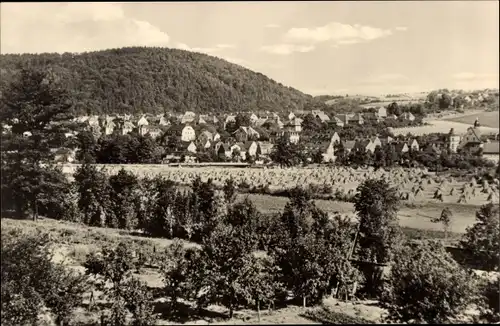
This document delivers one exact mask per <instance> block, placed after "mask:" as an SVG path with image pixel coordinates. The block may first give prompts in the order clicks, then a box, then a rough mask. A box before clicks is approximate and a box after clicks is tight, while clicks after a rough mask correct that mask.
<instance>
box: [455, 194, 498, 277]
mask: <svg viewBox="0 0 500 326" xmlns="http://www.w3.org/2000/svg"><path fill="white" fill-rule="evenodd" d="M499 220H500V211H499V209H498V205H495V204H493V203H489V204H486V205H484V206H482V207H481V208H480V209H479V211H477V212H476V223H475V224H474V225H473V226H471V227H468V228H467V230H466V233H465V235H464V237H463V239H462V240H461V241H460V244H461V247H462V248H464V249H466V250H468V251H469V252H470V253H472V256H473V258H474V260H475V262H480V264H481V265H482V266H483V267H484V268H486V269H488V270H493V271H498V270H499V269H500V268H499V261H500V222H499Z"/></svg>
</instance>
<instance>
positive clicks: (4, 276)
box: [0, 230, 87, 326]
mask: <svg viewBox="0 0 500 326" xmlns="http://www.w3.org/2000/svg"><path fill="white" fill-rule="evenodd" d="M51 245H52V243H51V242H50V240H49V236H48V235H47V234H37V235H36V236H33V235H26V234H24V233H22V232H21V231H17V232H12V231H11V232H9V233H7V231H4V230H2V254H1V260H2V268H1V278H0V281H1V283H2V291H1V292H2V293H1V295H2V298H1V299H2V300H1V303H2V313H1V321H2V325H35V324H37V322H38V316H39V314H40V313H42V312H43V308H44V307H45V308H48V309H49V311H50V312H52V314H54V316H55V319H56V323H57V325H58V326H63V325H68V323H69V321H70V318H71V315H72V312H73V310H74V309H75V308H76V307H78V306H79V305H80V304H82V302H83V294H84V292H85V291H86V287H87V280H86V277H85V276H81V275H77V274H75V273H73V272H72V271H70V270H67V269H66V267H65V266H63V265H59V264H56V263H54V262H53V261H52V250H51Z"/></svg>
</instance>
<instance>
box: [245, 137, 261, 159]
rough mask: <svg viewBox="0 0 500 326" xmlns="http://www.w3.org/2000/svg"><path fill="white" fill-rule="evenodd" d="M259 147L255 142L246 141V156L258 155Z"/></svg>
mask: <svg viewBox="0 0 500 326" xmlns="http://www.w3.org/2000/svg"><path fill="white" fill-rule="evenodd" d="M258 149H259V145H258V144H257V142H255V141H248V142H246V143H245V150H246V153H247V156H251V157H256V156H257V154H258Z"/></svg>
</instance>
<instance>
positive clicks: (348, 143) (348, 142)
mask: <svg viewBox="0 0 500 326" xmlns="http://www.w3.org/2000/svg"><path fill="white" fill-rule="evenodd" d="M355 145H356V141H355V140H346V141H343V142H342V146H343V147H344V148H345V149H353V148H354V146H355Z"/></svg>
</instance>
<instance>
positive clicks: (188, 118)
mask: <svg viewBox="0 0 500 326" xmlns="http://www.w3.org/2000/svg"><path fill="white" fill-rule="evenodd" d="M195 118H196V113H194V112H193V111H186V112H185V113H184V115H183V116H182V118H181V123H182V124H184V123H189V122H193V121H194V119H195Z"/></svg>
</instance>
